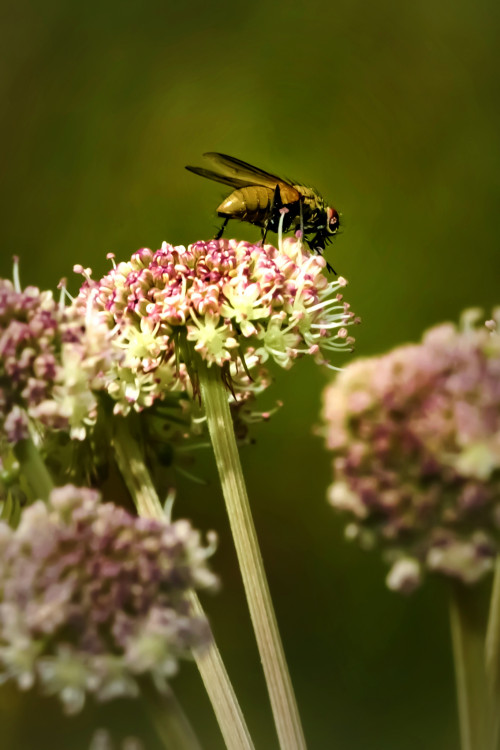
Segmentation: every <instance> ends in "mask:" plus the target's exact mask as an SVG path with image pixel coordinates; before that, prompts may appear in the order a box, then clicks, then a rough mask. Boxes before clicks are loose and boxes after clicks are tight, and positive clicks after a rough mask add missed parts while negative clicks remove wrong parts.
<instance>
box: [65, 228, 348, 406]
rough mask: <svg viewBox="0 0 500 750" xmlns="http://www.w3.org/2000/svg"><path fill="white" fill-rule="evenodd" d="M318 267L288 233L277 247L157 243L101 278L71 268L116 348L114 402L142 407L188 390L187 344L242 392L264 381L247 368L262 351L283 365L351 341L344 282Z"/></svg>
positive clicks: (262, 357)
mask: <svg viewBox="0 0 500 750" xmlns="http://www.w3.org/2000/svg"><path fill="white" fill-rule="evenodd" d="M324 267H325V261H324V259H323V258H322V257H320V256H314V255H311V254H310V253H309V252H307V251H306V250H305V249H304V248H303V246H302V244H301V242H299V241H297V240H292V239H287V240H285V241H283V242H282V243H281V246H280V249H279V250H278V249H276V248H274V247H272V246H271V245H265V246H261V245H252V244H250V243H248V242H238V241H236V240H212V241H210V242H196V243H194V244H192V245H189V246H188V247H184V246H177V247H173V246H172V245H168V244H167V243H164V244H163V245H162V247H161V249H160V250H157V251H156V252H153V251H152V250H149V249H142V250H139V251H138V252H136V253H134V255H133V256H132V258H131V260H130V261H128V262H123V263H119V264H118V265H116V266H115V267H114V268H113V269H112V270H111V271H110V272H109V273H108V274H107V275H106V276H104V277H103V278H102V279H101V280H100V281H93V280H92V279H91V276H90V270H89V269H83V268H81V267H79V268H78V270H80V271H81V272H83V273H84V275H85V276H86V278H87V282H86V284H84V285H83V287H82V290H81V293H80V298H79V302H80V304H82V305H83V306H84V307H88V305H89V300H90V304H91V306H92V309H93V310H94V311H95V312H96V313H98V314H101V315H102V316H103V319H106V320H107V323H108V326H109V328H110V330H112V331H113V336H114V339H115V341H116V343H117V345H118V346H120V347H121V348H122V349H123V352H124V359H123V360H122V361H121V362H120V363H119V365H118V366H117V367H116V368H115V377H114V379H113V381H112V382H111V383H110V385H109V388H108V392H109V393H110V395H111V396H112V397H113V398H114V399H115V400H116V402H117V407H116V409H117V410H121V411H124V412H126V411H127V410H128V409H130V408H131V407H132V406H133V407H134V408H135V409H141V408H143V407H144V406H148V405H150V404H151V403H153V402H154V400H155V399H160V398H161V397H162V394H163V393H164V392H165V391H166V390H170V391H172V390H183V389H186V388H189V384H188V381H189V377H188V375H189V376H190V375H191V369H192V361H193V356H192V354H191V352H192V350H195V351H196V352H198V353H199V354H200V356H201V357H202V358H203V359H204V360H205V361H206V362H207V363H208V364H209V365H217V366H219V367H221V368H223V371H224V372H225V373H226V378H227V382H228V383H229V384H230V387H231V389H232V390H233V392H238V393H243V394H244V393H245V392H249V391H250V392H255V391H258V390H261V389H262V387H264V385H265V383H266V381H267V376H266V373H265V371H263V370H261V372H260V373H259V372H258V371H257V372H256V371H255V368H256V367H259V366H261V365H262V364H264V363H265V362H267V361H268V360H269V359H272V360H274V361H275V362H277V363H278V364H279V365H281V366H282V367H290V366H291V364H292V363H293V361H294V360H295V359H296V358H297V357H299V356H302V355H304V354H310V355H312V356H314V357H315V359H316V360H317V361H318V362H321V363H325V362H326V354H327V352H330V351H337V350H343V349H346V348H347V349H348V348H350V347H351V346H352V343H353V339H352V338H351V337H350V336H349V335H348V332H347V328H346V326H347V325H348V324H350V323H352V322H355V318H354V314H353V313H352V312H351V311H350V310H349V305H348V304H347V303H345V302H343V300H342V295H341V294H340V293H339V289H341V288H342V287H344V286H345V284H346V282H345V280H344V279H342V278H340V279H338V280H336V281H331V282H329V281H328V280H327V279H326V277H325V276H324V274H323V270H324ZM250 372H252V376H251V377H250Z"/></svg>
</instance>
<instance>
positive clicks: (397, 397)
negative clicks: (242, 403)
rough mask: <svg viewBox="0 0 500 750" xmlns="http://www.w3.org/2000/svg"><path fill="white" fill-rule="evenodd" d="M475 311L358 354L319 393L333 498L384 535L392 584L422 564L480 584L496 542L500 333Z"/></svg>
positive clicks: (359, 533)
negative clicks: (417, 339) (375, 353)
mask: <svg viewBox="0 0 500 750" xmlns="http://www.w3.org/2000/svg"><path fill="white" fill-rule="evenodd" d="M480 317H481V311H477V310H472V311H467V312H466V313H464V315H463V318H462V322H461V325H460V326H459V327H456V326H454V325H452V324H444V325H440V326H437V327H435V328H433V329H431V330H430V331H428V332H427V333H426V334H425V336H424V338H423V340H422V343H421V344H416V345H407V346H401V347H398V348H397V349H394V350H393V351H392V352H389V353H388V354H386V355H384V356H381V357H371V358H369V359H360V360H358V361H356V362H354V363H352V364H351V365H349V366H348V367H347V368H346V369H345V370H344V371H343V372H341V373H340V374H339V376H338V377H337V379H336V381H335V382H334V383H332V384H331V385H330V386H328V388H327V389H326V391H325V394H324V419H325V421H326V425H327V427H326V439H327V446H328V448H329V449H330V450H332V451H333V453H334V461H333V466H334V483H333V484H332V485H331V487H330V490H329V499H330V502H331V504H332V505H333V506H334V507H335V508H337V509H338V510H340V511H343V512H344V513H345V514H346V515H347V516H348V517H349V518H350V523H349V525H348V526H347V529H346V533H347V535H348V537H350V538H357V539H358V541H359V542H360V544H361V545H363V546H365V547H369V546H371V545H373V544H375V543H377V542H378V543H381V544H382V545H383V547H384V549H385V550H386V557H387V559H388V561H389V562H390V563H391V564H392V568H391V571H390V573H389V576H388V585H389V587H391V588H393V589H398V590H403V591H410V590H412V589H413V588H415V587H416V586H418V585H419V583H420V581H421V577H422V574H423V572H424V571H425V570H432V571H439V572H441V573H443V574H446V575H449V576H452V577H455V578H459V579H461V580H462V581H464V582H466V583H474V582H475V581H477V580H478V579H480V578H481V577H482V576H483V575H484V574H485V573H487V572H488V571H490V570H491V568H492V566H493V561H494V558H495V555H496V553H497V551H498V549H499V539H500V336H499V335H498V333H497V332H496V323H495V321H488V323H487V324H486V326H485V325H480V326H477V325H476V323H477V321H478V320H479V319H480Z"/></svg>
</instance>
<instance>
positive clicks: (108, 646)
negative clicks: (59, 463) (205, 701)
mask: <svg viewBox="0 0 500 750" xmlns="http://www.w3.org/2000/svg"><path fill="white" fill-rule="evenodd" d="M210 551H211V549H210V548H205V547H202V546H201V544H200V535H199V533H198V532H196V531H194V530H193V529H192V528H191V526H190V524H189V523H188V522H187V521H184V520H180V521H176V522H173V523H168V522H167V521H166V520H165V521H164V522H163V521H158V520H153V519H144V518H136V517H133V516H131V515H130V514H129V513H127V512H126V511H125V510H123V509H122V508H120V507H117V506H115V505H113V504H111V503H100V496H99V493H97V492H95V491H93V490H88V489H80V488H77V487H74V486H72V485H66V486H65V487H62V488H59V489H56V490H53V492H52V493H51V496H50V501H49V503H48V504H47V505H46V504H44V503H42V502H41V501H38V502H36V503H35V504H33V505H32V506H30V507H28V508H27V509H25V510H24V512H23V514H22V516H21V521H20V524H19V526H18V527H17V529H15V530H13V529H11V528H10V527H9V526H7V525H6V524H5V523H0V553H1V557H2V567H1V569H0V680H1V681H5V680H8V679H13V680H16V681H17V684H18V686H19V687H20V688H21V689H29V688H31V687H33V686H34V685H35V684H36V683H38V684H39V685H41V686H42V688H43V690H44V691H45V692H46V693H47V694H56V695H58V696H59V699H60V700H61V702H62V703H63V705H64V707H65V709H66V711H68V712H69V713H75V712H77V711H79V710H80V709H81V708H82V706H83V704H84V702H85V696H86V694H87V693H92V694H93V695H95V696H96V698H97V699H98V700H102V701H104V700H110V699H112V698H114V697H116V696H120V695H129V696H135V695H137V693H138V685H137V677H138V676H140V675H150V676H151V677H152V679H153V681H154V682H155V684H156V685H157V686H158V688H159V689H164V688H165V686H166V682H167V680H169V679H170V677H171V676H172V675H173V674H175V672H176V671H177V668H178V661H179V659H181V658H185V657H187V656H188V655H189V652H190V650H191V649H192V648H200V647H203V646H204V645H206V644H207V643H208V642H209V640H210V632H209V628H208V624H207V622H206V620H205V619H204V618H200V617H197V616H194V615H193V614H192V613H191V609H190V605H189V602H188V599H187V596H186V593H187V591H188V590H189V589H192V588H214V587H215V585H216V583H217V581H216V578H215V577H214V575H213V574H212V573H211V572H210V571H209V569H208V567H207V564H206V559H207V556H208V554H210Z"/></svg>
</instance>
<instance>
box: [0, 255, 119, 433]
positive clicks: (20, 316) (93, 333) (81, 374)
mask: <svg viewBox="0 0 500 750" xmlns="http://www.w3.org/2000/svg"><path fill="white" fill-rule="evenodd" d="M109 338H110V337H109V331H108V330H107V329H106V328H104V327H103V326H102V324H101V325H99V324H98V322H97V320H95V318H93V317H92V315H91V313H90V311H86V312H85V314H83V315H82V314H81V312H80V311H79V310H78V309H77V308H76V307H73V306H72V307H64V305H63V304H59V303H57V302H56V301H55V300H54V297H53V295H52V292H49V291H40V290H39V289H37V288H36V287H33V286H29V287H26V289H24V290H21V287H20V284H19V278H18V272H17V262H16V265H15V273H14V283H12V282H11V281H8V280H6V279H0V430H1V432H2V433H3V434H4V436H5V437H6V439H7V441H8V442H9V443H12V444H13V443H16V442H18V441H19V440H22V439H24V438H26V437H28V434H29V419H31V420H32V421H35V422H37V423H38V424H39V425H40V426H42V427H48V428H51V429H67V430H68V431H71V433H72V436H73V437H76V438H82V437H83V436H84V435H85V424H86V423H87V424H88V423H90V422H91V421H92V419H93V417H94V416H95V409H96V401H95V397H94V395H93V390H96V389H98V388H100V387H103V386H102V383H101V380H102V375H103V373H104V372H105V371H106V369H107V368H108V367H109V361H110V359H111V358H112V357H116V356H117V354H115V353H114V352H112V350H111V348H110V345H109Z"/></svg>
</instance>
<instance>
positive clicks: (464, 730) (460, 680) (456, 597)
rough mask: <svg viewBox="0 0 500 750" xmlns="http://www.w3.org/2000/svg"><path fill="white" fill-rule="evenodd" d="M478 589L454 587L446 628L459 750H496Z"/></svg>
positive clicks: (482, 617)
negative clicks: (448, 627) (451, 656)
mask: <svg viewBox="0 0 500 750" xmlns="http://www.w3.org/2000/svg"><path fill="white" fill-rule="evenodd" d="M483 593H484V592H483V591H482V590H481V589H479V590H478V589H477V588H476V587H474V586H470V587H467V586H465V585H463V584H461V583H456V584H454V585H453V588H452V596H451V602H450V624H451V638H452V645H453V659H454V662H455V677H456V685H457V701H458V716H459V724H460V740H461V748H462V750H496V740H495V731H494V722H493V712H492V710H491V702H490V697H489V691H488V685H487V681H486V670H485V666H484V644H485V628H486V615H485V606H484V596H483Z"/></svg>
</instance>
